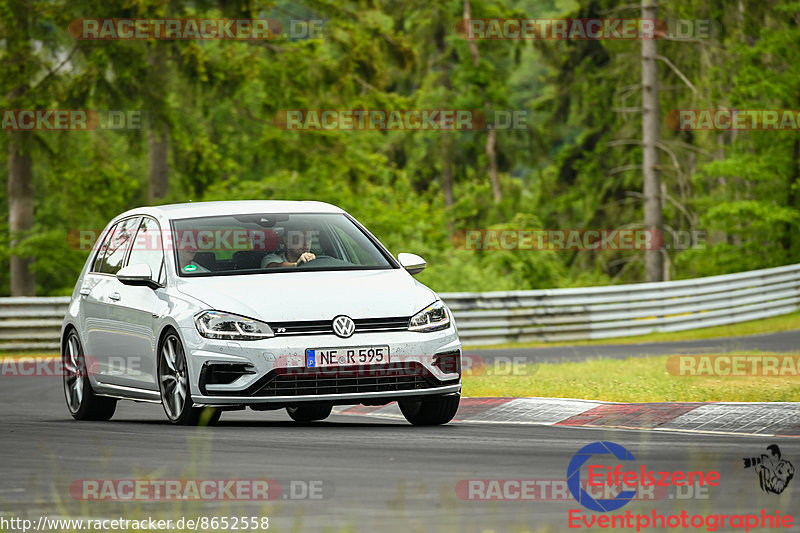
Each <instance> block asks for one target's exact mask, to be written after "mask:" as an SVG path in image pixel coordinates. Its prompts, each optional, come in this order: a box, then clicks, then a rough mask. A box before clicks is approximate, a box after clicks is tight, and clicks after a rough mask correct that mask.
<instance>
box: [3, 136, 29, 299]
mask: <svg viewBox="0 0 800 533" xmlns="http://www.w3.org/2000/svg"><path fill="white" fill-rule="evenodd" d="M25 135H30V134H28V133H19V132H14V133H9V143H8V227H9V231H10V232H11V246H12V248H13V247H14V246H15V245H16V244H18V243H19V239H20V237H22V236H24V235H25V234H27V233H28V232H30V230H31V229H33V159H32V158H31V154H30V152H28V151H27V147H26V146H25V145H26V144H28V143H27V142H26V141H27V140H28V139H26V138H25V137H24V136H25ZM32 262H33V259H32V258H30V257H20V256H18V255H15V254H12V255H11V257H10V261H9V263H10V269H11V272H10V273H11V296H35V295H36V278H35V276H34V274H33V272H31V269H30V265H31V263H32Z"/></svg>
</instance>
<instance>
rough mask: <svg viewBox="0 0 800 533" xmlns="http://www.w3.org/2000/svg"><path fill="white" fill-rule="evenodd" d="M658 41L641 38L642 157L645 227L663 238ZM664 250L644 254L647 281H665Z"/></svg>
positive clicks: (648, 8) (646, 14)
mask: <svg viewBox="0 0 800 533" xmlns="http://www.w3.org/2000/svg"><path fill="white" fill-rule="evenodd" d="M654 1H655V0H642V18H643V19H645V20H648V19H649V20H655V19H656V18H657V16H658V8H657V7H656V4H655V3H654ZM657 42H658V41H656V39H642V155H643V161H642V164H643V165H642V166H643V171H642V174H643V189H644V191H643V192H644V226H645V229H646V230H648V231H651V232H654V233H655V234H656V235H663V229H664V228H663V224H662V220H661V176H660V175H659V168H658V148H657V146H656V145H657V144H658V142H659V128H660V123H659V108H658V69H657V66H656V61H657V59H656V56H657V55H658V44H657ZM661 253H662V252H661V250H647V251H646V252H645V278H646V280H647V281H663V279H664V259H663V257H662V255H661Z"/></svg>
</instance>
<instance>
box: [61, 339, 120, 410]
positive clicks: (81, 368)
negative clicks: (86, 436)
mask: <svg viewBox="0 0 800 533" xmlns="http://www.w3.org/2000/svg"><path fill="white" fill-rule="evenodd" d="M61 366H62V368H63V374H64V379H63V383H64V398H65V400H66V402H67V409H69V412H70V414H71V415H72V418H74V419H75V420H98V421H105V420H110V419H111V417H112V416H114V411H116V410H117V400H116V399H114V398H105V397H103V396H97V395H96V394H95V393H94V390H93V389H92V384H91V382H90V381H89V371H88V369H87V365H86V355H85V354H84V353H83V345H82V344H81V340H80V338H78V333H77V332H76V331H75V330H74V329H72V330H70V331H69V333H68V334H67V337H66V339H65V340H64V344H63V346H62V350H61Z"/></svg>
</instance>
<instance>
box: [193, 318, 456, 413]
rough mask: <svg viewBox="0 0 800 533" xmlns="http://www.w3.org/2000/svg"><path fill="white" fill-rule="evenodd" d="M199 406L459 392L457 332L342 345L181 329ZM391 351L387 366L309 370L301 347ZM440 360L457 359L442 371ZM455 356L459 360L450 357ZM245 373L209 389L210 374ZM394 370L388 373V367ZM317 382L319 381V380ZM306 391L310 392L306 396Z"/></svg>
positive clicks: (355, 339)
mask: <svg viewBox="0 0 800 533" xmlns="http://www.w3.org/2000/svg"><path fill="white" fill-rule="evenodd" d="M181 333H182V335H183V337H184V345H185V346H186V355H187V359H188V360H189V370H190V375H191V379H190V383H191V392H192V398H193V400H194V403H195V405H197V406H220V407H225V406H228V407H232V406H246V405H253V406H261V407H262V408H269V407H268V404H273V405H274V406H276V407H278V406H282V405H293V404H299V403H307V402H325V403H331V404H340V405H349V404H359V403H368V404H380V403H388V402H390V401H393V400H401V399H413V398H421V397H424V396H430V395H443V394H454V393H458V392H459V391H460V389H461V380H460V378H461V372H460V369H461V366H460V351H461V344H460V341H459V339H458V334H457V332H456V330H455V328H454V327H453V326H452V325H451V326H450V328H448V329H446V330H443V331H437V332H429V333H418V332H411V331H389V332H370V333H360V334H356V335H353V336H352V337H350V338H348V339H342V338H339V337H335V336H331V335H308V336H293V337H275V338H271V339H265V340H260V341H252V342H227V341H222V340H214V339H206V338H204V337H201V336H200V335H199V334H198V333H197V330H196V329H194V328H184V329H182V332H181ZM362 346H388V347H389V354H390V361H391V363H390V364H389V365H383V366H382V365H373V366H372V367H353V366H350V367H342V369H341V370H342V371H341V372H339V370H338V369H337V368H336V367H328V368H324V369H307V368H306V367H305V361H306V359H305V353H306V349H309V348H315V349H322V348H347V347H362ZM442 354H449V355H447V357H448V358H450V359H451V360H453V358H454V357H455V360H457V361H458V364H457V365H456V366H453V365H452V364H450V365H442V364H441V362H442V359H443V357H442ZM454 354H457V355H454ZM225 365H229V366H230V367H231V368H239V369H241V368H245V367H246V368H247V370H248V372H250V373H247V374H242V375H240V376H238V377H236V379H234V380H233V381H232V382H231V383H225V384H219V383H215V384H210V383H209V379H208V370H209V368H220V367H224V366H225ZM389 367H391V368H389ZM318 378H319V379H318ZM309 392H310V393H309Z"/></svg>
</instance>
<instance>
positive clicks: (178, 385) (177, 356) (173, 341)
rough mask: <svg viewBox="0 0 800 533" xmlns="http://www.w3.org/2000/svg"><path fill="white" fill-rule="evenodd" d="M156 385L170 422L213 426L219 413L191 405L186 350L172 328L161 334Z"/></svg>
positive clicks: (211, 409)
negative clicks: (162, 336) (165, 333)
mask: <svg viewBox="0 0 800 533" xmlns="http://www.w3.org/2000/svg"><path fill="white" fill-rule="evenodd" d="M158 388H159V390H160V391H161V404H162V405H163V406H164V412H165V413H166V414H167V418H168V419H169V421H170V422H172V423H173V424H180V425H184V426H198V425H201V426H213V425H214V424H216V423H217V421H218V420H219V417H220V415H221V414H222V413H221V411H220V410H218V409H214V408H213V407H193V403H194V402H193V401H192V394H191V392H190V390H189V367H188V365H187V364H186V353H185V352H184V350H183V344H181V340H180V339H179V338H178V335H177V334H176V333H175V332H174V331H172V332H170V333H168V334H167V335H166V336H165V337H164V340H163V341H162V342H161V347H160V349H159V355H158Z"/></svg>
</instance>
